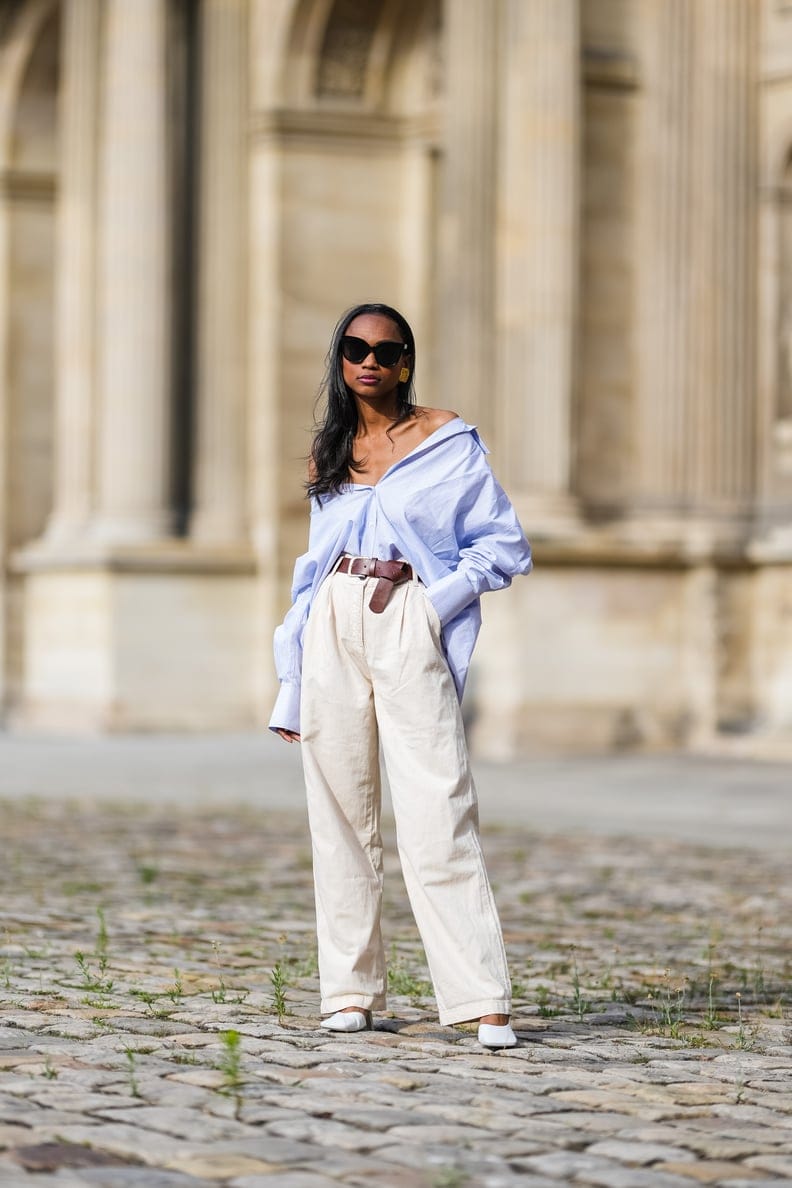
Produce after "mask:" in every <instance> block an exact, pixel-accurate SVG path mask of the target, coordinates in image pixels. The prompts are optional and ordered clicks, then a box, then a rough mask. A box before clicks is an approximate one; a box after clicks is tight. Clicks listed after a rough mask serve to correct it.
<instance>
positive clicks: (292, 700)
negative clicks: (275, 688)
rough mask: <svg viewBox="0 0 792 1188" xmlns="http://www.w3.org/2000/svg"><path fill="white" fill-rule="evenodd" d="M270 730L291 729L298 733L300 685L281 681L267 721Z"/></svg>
mask: <svg viewBox="0 0 792 1188" xmlns="http://www.w3.org/2000/svg"><path fill="white" fill-rule="evenodd" d="M269 728H270V730H293V731H294V732H295V734H299V733H300V686H299V684H296V685H295V684H292V683H291V682H290V681H282V682H281V687H280V692H279V693H278V697H277V700H276V702H275V708H274V710H273V711H272V717H271V718H270V721H269Z"/></svg>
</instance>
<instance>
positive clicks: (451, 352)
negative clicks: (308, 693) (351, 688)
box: [0, 0, 792, 754]
mask: <svg viewBox="0 0 792 1188" xmlns="http://www.w3.org/2000/svg"><path fill="white" fill-rule="evenodd" d="M369 299H382V300H387V301H389V302H390V303H392V304H395V305H397V306H399V307H401V308H402V309H403V310H404V312H405V313H406V315H407V316H408V318H409V319H410V320H411V322H412V323H413V324H414V327H415V330H416V334H417V338H418V343H419V354H418V360H417V386H418V394H419V400H420V402H422V403H425V404H430V405H436V406H439V407H445V408H449V407H450V408H454V409H456V410H457V411H458V412H460V413H461V414H463V415H464V416H465V417H466V418H467V419H469V420H471V421H474V422H476V423H477V424H478V425H479V426H480V429H481V431H482V434H483V436H484V438H485V440H486V441H487V442H488V444H489V446H490V447H491V450H492V461H493V464H494V466H495V469H496V471H497V473H498V474H499V476H500V477H501V478H502V481H503V482H504V485H505V486H506V487H507V489H508V490H509V491H510V493H511V494H512V495H513V498H514V500H515V503H516V504H517V506H518V509H519V511H520V513H521V516H522V519H523V522H524V524H525V527H526V530H527V532H528V534H529V536H530V537H531V538H532V540H533V543H534V546H535V556H536V561H537V566H536V571H535V573H534V575H533V576H532V577H531V578H530V580H528V581H519V582H517V583H515V585H514V586H513V587H512V589H511V590H510V591H508V592H507V593H505V594H501V595H498V596H496V597H491V598H489V599H487V601H486V602H485V606H484V614H485V628H484V632H483V636H482V643H481V645H480V647H479V650H478V653H477V661H476V667H475V671H474V674H473V678H472V682H471V688H470V700H469V706H468V710H469V716H470V719H471V724H472V735H473V740H474V743H475V745H476V746H477V747H478V749H479V752H480V753H489V754H514V753H519V752H521V751H528V750H532V749H536V748H545V749H547V748H550V749H556V748H561V749H564V748H579V749H580V748H583V749H612V748H619V747H655V748H660V747H688V748H705V747H717V746H721V747H734V746H738V747H740V748H743V749H745V750H748V751H755V752H757V753H765V754H770V753H786V752H792V3H790V0H4V2H3V3H2V5H0V447H1V448H0V558H2V568H1V569H0V694H1V695H2V703H3V707H4V718H5V722H6V724H7V726H8V727H10V728H39V729H48V730H49V729H67V730H97V729H100V730H118V729H127V728H133V729H146V730H147V729H178V728H188V729H202V728H248V727H251V726H256V725H263V723H264V722H265V721H266V719H267V717H268V713H269V707H270V703H271V700H272V698H273V695H274V676H273V673H272V667H271V651H270V638H271V632H272V628H273V626H274V624H275V623H276V621H278V619H279V618H280V616H281V615H282V613H283V610H284V608H285V605H286V604H287V600H288V586H289V580H290V574H291V566H292V562H293V559H294V556H295V555H296V554H297V553H298V552H301V551H302V549H303V546H304V542H305V539H306V506H305V502H304V500H303V498H302V490H301V484H302V481H303V478H304V470H305V455H306V452H307V447H308V431H309V429H310V427H311V425H312V421H313V406H314V397H315V392H316V387H317V381H318V378H319V377H320V375H321V372H322V369H323V357H324V352H325V350H326V345H327V342H328V340H329V335H330V331H331V328H332V325H333V323H334V321H335V319H336V317H337V315H338V314H339V312H340V311H341V310H342V309H344V308H345V307H346V306H347V305H350V304H352V303H354V302H356V301H358V300H369Z"/></svg>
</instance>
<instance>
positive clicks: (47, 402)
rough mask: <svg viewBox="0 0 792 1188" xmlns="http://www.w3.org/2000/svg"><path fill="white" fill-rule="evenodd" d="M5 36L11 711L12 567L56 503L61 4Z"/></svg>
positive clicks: (23, 7) (4, 483) (0, 275)
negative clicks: (17, 551) (55, 348)
mask: <svg viewBox="0 0 792 1188" xmlns="http://www.w3.org/2000/svg"><path fill="white" fill-rule="evenodd" d="M0 36H2V54H3V59H4V69H3V71H2V78H1V79H0V88H2V94H1V95H0V415H1V416H2V425H3V430H4V432H3V434H2V435H0V436H1V438H2V446H3V448H2V459H1V460H0V516H1V519H2V527H1V528H0V560H1V563H2V575H1V576H0V590H1V591H2V595H1V598H2V601H0V607H1V608H2V610H1V612H0V617H2V645H0V646H1V647H2V664H0V674H1V676H0V681H1V687H2V692H3V697H2V700H3V703H4V706H5V707H8V706H9V705H12V704H13V703H14V701H15V698H16V697H17V695H18V693H19V690H20V686H21V677H22V634H23V624H22V615H23V606H22V597H21V594H22V587H21V578H20V577H19V576H18V575H15V574H14V573H13V571H12V570H11V569H10V566H9V560H10V557H11V555H12V553H13V551H14V550H15V549H17V548H19V547H21V546H22V545H24V544H26V543H27V542H28V541H30V540H33V539H34V538H36V537H37V536H38V535H39V534H40V533H41V532H42V530H43V528H44V525H45V523H46V520H47V517H48V515H49V512H50V509H51V504H52V456H53V390H54V377H53V356H54V351H53V311H54V248H55V199H56V168H57V165H56V161H57V146H56V138H57V119H56V105H57V90H58V47H59V7H58V5H57V4H56V3H55V0H28V3H22V4H18V5H16V7H15V10H14V12H13V13H11V14H10V15H9V17H8V19H7V20H6V22H5V23H4V26H3V28H2V29H0Z"/></svg>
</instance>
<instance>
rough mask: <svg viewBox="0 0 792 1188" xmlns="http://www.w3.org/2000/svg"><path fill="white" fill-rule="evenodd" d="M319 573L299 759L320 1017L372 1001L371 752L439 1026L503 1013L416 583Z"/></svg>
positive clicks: (443, 682) (381, 961) (483, 877)
mask: <svg viewBox="0 0 792 1188" xmlns="http://www.w3.org/2000/svg"><path fill="white" fill-rule="evenodd" d="M375 584H376V580H375V579H373V578H363V579H361V578H360V577H357V576H354V575H351V574H346V573H338V572H334V573H333V574H331V576H330V577H328V578H327V579H326V580H325V582H324V583H323V584H322V586H321V588H320V590H319V591H318V593H317V596H316V599H315V601H314V604H313V606H312V608H311V613H310V616H309V620H308V624H307V627H306V634H305V640H304V653H303V683H302V704H301V720H302V757H303V766H304V771H305V782H306V792H307V801H308V815H309V822H310V830H311V839H312V846H313V863H314V885H315V892H316V923H317V938H318V949H319V978H320V986H321V999H322V1001H321V1009H322V1013H324V1014H329V1013H332V1012H333V1011H337V1010H338V1009H339V1008H341V1007H346V1006H360V1007H364V1008H368V1009H373V1010H381V1009H383V1008H384V1007H385V1002H386V987H387V974H386V965H385V953H384V949H383V943H382V935H381V931H380V914H381V901H382V841H381V837H380V802H381V796H380V766H379V748H380V744H381V746H382V755H383V759H384V762H385V767H386V770H387V773H388V780H389V783H390V788H391V797H392V801H393V812H394V816H395V820H396V831H397V839H398V849H399V857H400V860H401V865H402V872H403V875H404V881H405V885H406V887H407V893H408V895H409V897H410V904H411V907H412V910H413V914H414V916H415V920H416V923H417V925H418V930H419V932H420V934H421V939H422V941H423V945H424V949H425V951H426V956H427V961H428V963H429V970H430V973H431V977H432V982H433V985H434V990H435V996H436V999H437V1006H438V1012H439V1016H440V1021H441V1023H444V1024H449V1023H458V1022H462V1021H463V1020H466V1019H476V1018H479V1017H480V1016H481V1015H485V1014H509V1013H510V1010H511V994H510V981H509V974H508V969H507V965H506V956H505V952H504V948H503V938H502V935H501V927H500V921H499V919H498V913H497V909H496V907H495V902H494V899H493V895H492V890H491V888H490V884H489V879H488V878H487V872H486V868H485V865H484V858H483V855H482V852H481V844H480V841H479V832H478V804H477V799H476V790H475V786H474V783H473V778H472V775H471V771H470V763H469V760H468V753H467V745H466V742H465V735H464V730H463V726H462V715H461V712H460V707H459V701H458V699H457V696H456V692H455V689H454V683H453V679H452V676H451V673H450V671H449V668H448V664H447V663H446V660H445V657H444V655H443V650H442V645H441V642H440V623H439V619H438V616H437V613H436V611H435V609H434V607H433V606H432V604H431V602H430V601H429V598H428V597H427V595H426V592H425V590H424V588H423V586H422V585H421V584H420V583H419V582H417V581H415V580H414V581H410V582H405V583H403V584H402V585H400V586H397V587H396V588H395V589H394V591H393V594H392V596H391V599H390V601H389V603H388V605H387V606H386V608H385V610H384V611H383V613H381V614H375V613H374V612H373V611H371V610H370V609H369V607H368V603H369V599H370V598H371V594H372V591H373V589H374V586H375Z"/></svg>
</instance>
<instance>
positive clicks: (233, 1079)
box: [218, 1028, 242, 1119]
mask: <svg viewBox="0 0 792 1188" xmlns="http://www.w3.org/2000/svg"><path fill="white" fill-rule="evenodd" d="M220 1041H221V1043H222V1045H223V1052H222V1055H221V1057H220V1063H219V1065H218V1067H219V1069H220V1072H221V1073H222V1074H223V1085H222V1087H221V1089H220V1090H219V1092H220V1093H226V1094H227V1095H228V1096H229V1097H233V1099H234V1116H235V1117H236V1118H237V1119H238V1118H239V1115H240V1113H241V1112H242V1038H241V1036H240V1034H239V1032H238V1031H234V1030H233V1028H232V1029H231V1030H230V1031H222V1032H221V1033H220Z"/></svg>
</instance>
